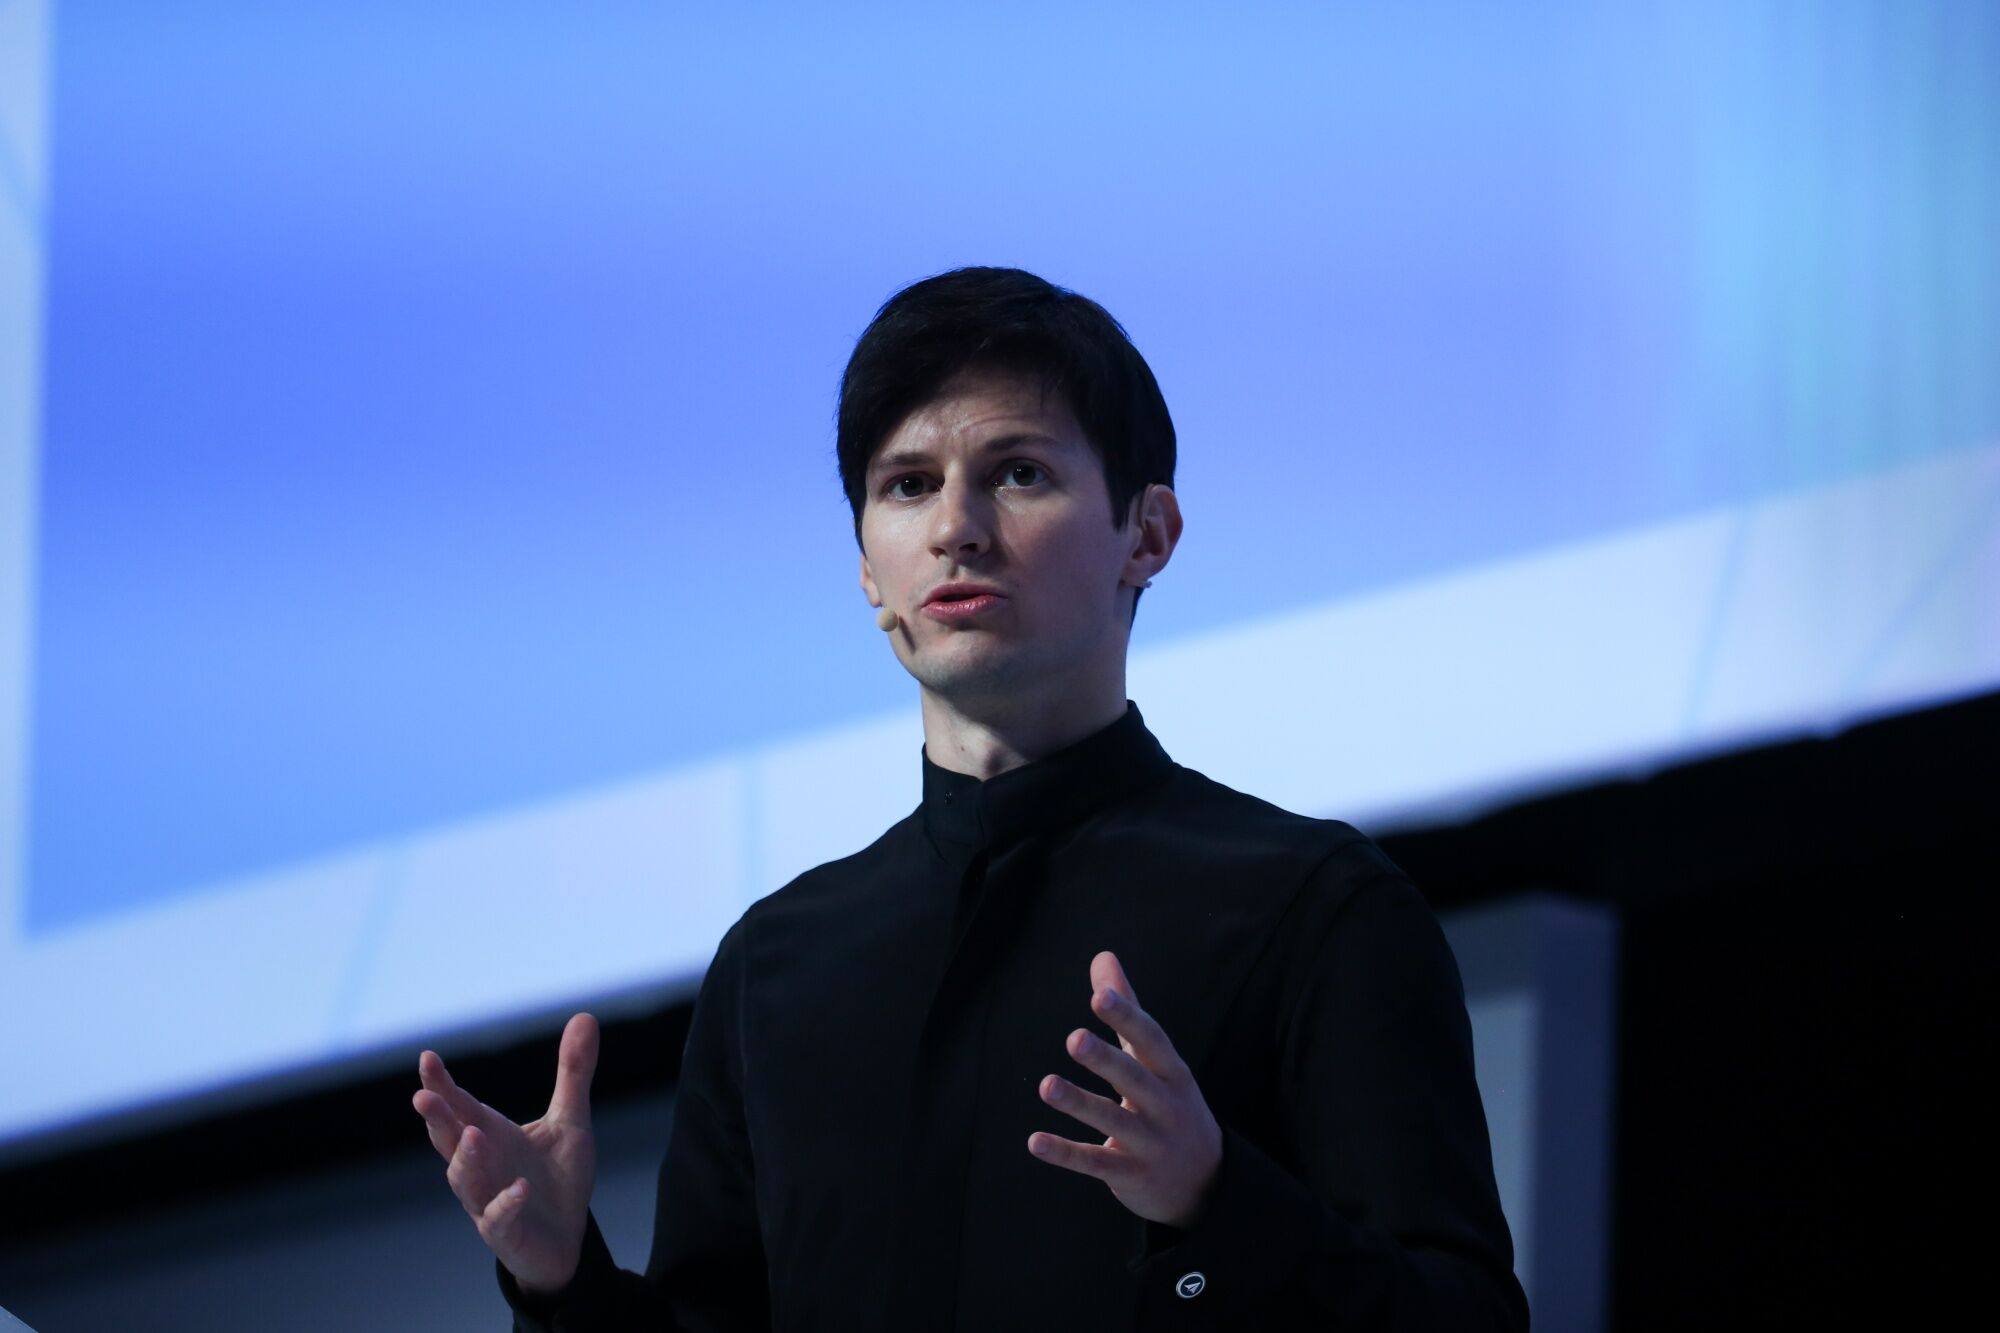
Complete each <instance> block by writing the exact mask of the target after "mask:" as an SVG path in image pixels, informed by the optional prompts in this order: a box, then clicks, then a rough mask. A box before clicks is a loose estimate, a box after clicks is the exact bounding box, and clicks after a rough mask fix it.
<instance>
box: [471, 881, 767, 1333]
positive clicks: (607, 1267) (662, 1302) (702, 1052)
mask: <svg viewBox="0 0 2000 1333" xmlns="http://www.w3.org/2000/svg"><path fill="white" fill-rule="evenodd" d="M746 921H747V918H742V919H739V920H738V921H737V923H736V924H735V925H733V926H731V927H730V928H729V930H728V932H727V933H725V934H724V935H723V937H722V942H721V943H720V944H718V945H717V946H716V951H715V958H714V960H713V961H712V962H711V963H710V964H709V968H708V973H707V975H705V976H704V977H703V978H702V983H701V990H700V992H699V993H698V994H697V995H696V997H695V1006H694V1016H693V1018H692V1020H691V1021H690V1024H689V1027H688V1038H687V1045H686V1047H685V1048H684V1051H683V1054H682V1057H681V1077H680V1083H679V1085H678V1087H677V1088H676V1090H675V1095H674V1122H673V1130H672V1132H671V1133H670V1134H669V1135H668V1140H667V1153H666V1157H665V1160H664V1161H662V1163H661V1165H660V1180H659V1193H658V1197H657V1200H656V1202H655V1206H654V1215H653V1249H652V1254H651V1256H650V1258H649V1259H648V1261H647V1264H646V1271H645V1272H644V1273H635V1272H633V1271H631V1270H630V1269H625V1268H620V1267H619V1266H618V1264H617V1262H616V1261H615V1260H614V1259H613V1258H612V1255H611V1250H610V1247H609V1246H608V1245H606V1244H605V1240H604V1235H603V1233H602V1232H601V1231H600V1230H599V1229H598V1225H597V1217H596V1214H595V1213H592V1214H590V1215H589V1216H588V1218H587V1221H586V1225H585V1230H584V1237H583V1252H582V1256H581V1258H580V1259H579V1261H578V1264H577V1270H576V1276H575V1277H573V1278H572V1279H570V1283H569V1285H568V1286H566V1287H564V1288H563V1289H562V1290H561V1291H559V1292H556V1293H554V1294H553V1295H551V1296H535V1295H531V1294H529V1293H527V1292H524V1291H522V1290H521V1288H520V1286H519V1285H518V1284H517V1283H516V1282H515V1280H514V1275H513V1274H512V1273H510V1272H509V1271H508V1270H507V1267H506V1265H505V1264H503V1263H501V1262H500V1261H499V1260H498V1259H497V1258H496V1259H495V1260H494V1268H495V1270H496V1273H497V1276H498V1278H499V1282H500V1292H501V1295H502V1296H504V1297H505V1298H506V1301H507V1304H508V1306H509V1307H510V1308H511V1309H512V1311H513V1316H514V1325H513V1327H514V1333H597V1331H598V1330H611V1329H617V1330H628V1329H635V1330H636V1329H660V1330H686V1331H687V1333H724V1331H725V1330H732V1331H733V1330H739V1329H752V1328H755V1329H767V1328H769V1327H770V1321H771V1316H770V1305H769V1295H768V1290H767V1287H766V1278H765V1265H764V1246H763V1236H762V1234H761V1232H760V1231H759V1230H758V1222H757V1207H756V1192H755V1189H754V1187H753V1183H752V1173H751V1157H750V1142H749V1136H748V1133H747V1130H746V1125H745V1120H744V1114H743V1081H742V1072H743V1063H742V1049H741V1046H740V1044H739V1039H738V1034H739V1032H740V1028H739V1025H738V1021H737V1020H738V1015H739V1013H740V1011H741V1003H742V985H743V976H742V973H743V967H742V942H743V940H742V932H743V931H744V929H745V922H746Z"/></svg>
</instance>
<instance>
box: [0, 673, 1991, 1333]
mask: <svg viewBox="0 0 2000 1333" xmlns="http://www.w3.org/2000/svg"><path fill="white" fill-rule="evenodd" d="M1997 754H2000V693H1994V694H1987V695H1983V696H1979V697H1977V698H1972V699H1968V700H1964V701H1960V702H1957V703H1953V704H1949V705H1946V706H1942V707H1937V708H1932V709H1927V710H1923V711H1920V712H1915V713H1909V714H1905V715H1901V716H1897V717H1893V718H1888V719H1884V720H1880V721H1876V722H1872V723H1868V724H1865V725H1862V726H1858V727H1855V728H1852V729H1850V730H1848V731H1846V732H1843V733H1840V734H1838V735H1833V736H1828V737H1825V738H1823V739H1813V740H1803V741H1796V742H1791V743H1786V744H1781V745H1774V746H1769V747H1763V748H1758V749H1753V750H1746V751H1742V752H1738V753H1734V754H1730V755H1726V756H1721V757H1717V758H1711V759H1706V760H1702V761H1700V762H1695V763H1689V764H1683V765H1680V766H1676V767H1673V768H1670V769H1664V770H1661V771H1660V772H1657V773H1655V774H1653V775H1651V776H1649V777H1647V778H1645V779H1643V780H1635V781H1621V782H1613V783H1608V784H1603V785H1598V786H1592V787H1588V788H1584V789H1579V790H1575V791H1569V792H1564V793H1559V794H1555V795H1551V796H1546V797H1543V798H1540V799H1536V800H1533V801H1530V802H1525V803H1522V804H1519V805H1515V806H1511V807H1508V808H1506V809H1502V810H1499V811H1496V812H1494V813H1491V814H1489V815H1487V816H1485V817H1482V818H1479V819H1477V820H1474V821H1471V822H1468V823H1465V824H1461V825H1456V826H1452V827H1438V828H1426V829H1416V830H1407V831H1402V832H1397V833H1392V834H1383V835H1380V839H1379V840H1380V841H1381V843H1382V845H1383V846H1384V847H1385V849H1387V850H1388V852H1389V854H1390V855H1391V856H1392V857H1394V858H1395V859H1396V860H1397V861H1398V862H1400V863H1401V864H1402V865H1403V866H1404V868H1405V869H1406V870H1408V871H1409V872H1410V874H1411V876H1412V877H1413V878H1414V879H1415V880H1416V882H1417V884H1418V885H1419V886H1421V887H1422V889H1423V890H1424V892H1425V894H1426V896H1427V897H1428V898H1429V899H1430V901H1431V903H1432V905H1433V906H1434V907H1435V908H1437V909H1439V910H1440V911H1442V910H1448V909H1451V908H1455V907H1461V906H1467V905H1470V904H1473V903H1477V902H1482V901H1486V900H1490V899H1496V898H1500V897H1504V896H1508V895H1511V894H1514V893H1516V892H1520V891H1523V890H1528V889H1545V890H1552V891H1555V892H1558V893H1562V894H1567V895H1571V896H1573V897H1577V898H1581V899H1585V900H1589V901H1594V902H1603V903H1608V904H1613V905H1615V906H1616V908H1617V910H1618V912H1619V914H1620V916H1621V919H1622V922H1623V926H1622V958H1621V962H1620V976H1621V988H1620V996H1619V1014H1618V1033H1619V1040H1618V1053H1617V1061H1618V1091H1617V1121H1616V1129H1615V1144H1614V1159H1615V1163H1616V1165H1615V1177H1614V1180H1613V1187H1612V1188H1613V1197H1614V1200H1615V1218H1616V1225H1615V1231H1614V1234H1613V1236H1612V1238H1611V1253H1612V1265H1611V1272H1612V1282H1611V1288H1612V1309H1613V1321H1612V1326H1613V1327H1615V1328H1618V1329H1638V1328H1665V1327H1674V1328H1691V1327H1716V1326H1739V1327H1740V1326H1749V1325H1752V1324H1758V1325H1762V1324H1767V1323H1770V1322H1772V1321H1774V1320H1775V1321H1779V1323H1780V1325H1781V1326H1797V1325H1801V1324H1804V1323H1807V1322H1812V1323H1815V1324H1821V1325H1828V1324H1831V1325H1838V1326H1854V1325H1857V1324H1867V1323H1873V1322H1875V1321H1876V1320H1878V1319H1880V1318H1882V1317H1884V1316H1885V1315H1886V1314H1888V1313H1890V1312H1895V1313H1897V1314H1898V1315H1899V1316H1900V1319H1899V1320H1898V1322H1900V1321H1901V1320H1903V1319H1908V1318H1912V1317H1918V1316H1920V1315H1921V1313H1922V1312H1923V1311H1925V1310H1927V1309H1935V1310H1937V1311H1940V1312H1942V1311H1943V1310H1944V1309H1946V1308H1948V1307H1949V1305H1950V1303H1951V1302H1952V1301H1953V1300H1954V1299H1955V1298H1958V1297H1960V1296H1962V1295H1964V1294H1965V1292H1966V1290H1968V1289H1969V1288H1970V1284H1971V1282H1972V1277H1973V1274H1974V1273H1975V1272H1976V1269H1975V1267H1974V1265H1975V1264H1977V1263H1978V1262H1979V1258H1980V1256H1979V1254H1978V1253H1976V1252H1975V1250H1974V1244H1975V1238H1976V1237H1977V1236H1979V1235H1980V1234H1982V1232H1981V1230H1980V1229H1979V1228H1961V1227H1960V1226H1956V1225H1954V1224H1952V1223H1950V1222H1949V1221H1948V1220H1947V1219H1948V1218H1949V1217H1951V1216H1953V1215H1955V1214H1957V1213H1958V1212H1960V1211H1962V1210H1963V1209H1964V1208H1966V1207H1976V1203H1977V1201H1976V1199H1975V1200H1973V1201H1971V1203H1970V1204H1961V1205H1958V1206H1956V1207H1954V1206H1953V1205H1954V1204H1956V1203H1957V1201H1956V1195H1957V1193H1958V1192H1959V1191H1960V1190H1962V1189H1964V1188H1966V1187H1967V1186H1969V1185H1971V1184H1972V1182H1974V1181H1975V1180H1978V1179H1982V1178H1983V1177H1984V1175H1985V1174H1986V1172H1985V1170H1984V1161H1985V1154H1984V1152H1983V1137H1982V1135H1981V1133H1980V1131H1981V1130H1982V1129H1984V1128H1985V1125H1986V1121H1987V1119H1988V1118H1987V1117H1986V1115H1985V1114H1984V1109H1985V1105H1986V1102H1985V1099H1984V1098H1983V1097H1982V1096H1979V1095H1977V1093H1976V1088H1975V1079H1978V1078H1979V1076H1978V1074H1977V1070H1978V1069H1979V1068H1981V1067H1984V1066H1985V1065H1986V1064H1988V1063H1989V1062H1990V1054H1991V1048H1992V1042H1991V1036H1990V1032H1991V1029H1992V1024H1991V1023H1990V1022H1989V1021H1987V1020H1986V1006H1985V1005H1984V1004H1982V1003H1980V1002H1979V1001H1978V1000H1977V997H1976V995H1975V993H1974V986H1973V982H1974V978H1975V976H1977V975H1984V974H1985V972H1986V968H1985V967H1984V966H1983V964H1984V954H1985V952H1986V948H1987V945H1986V933H1985V931H1984V929H1983V927H1984V924H1985V920H1986V918H1987V916H1988V915H1989V914H1988V912H1987V911H1986V900H1987V898H1988V897H1989V895H1990V894H1991V893H1992V891H1993V890H1994V889H1995V887H1996V886H2000V852H1996V849H1995V837H1996V833H2000V778H1997V777H1996V763H1995V756H1996V755H1997ZM1981 993H1983V989H1982V992H1981ZM688 1017H689V1007H688V1005H686V1004H679V1005H674V1006H672V1007H669V1008H665V1009H661V1010H659V1011H657V1012H654V1013H651V1014H648V1015H646V1016H644V1017H641V1018H637V1019H631V1020H625V1021H616V1022H607V1023H606V1024H605V1049H607V1050H617V1051H618V1052H619V1053H620V1055H619V1058H618V1059H617V1060H606V1061H604V1062H602V1063H601V1065H600V1067H599V1070H598V1073H597V1078H596V1083H595V1086H594V1096H593V1105H594V1106H595V1107H597V1108H599V1110H600V1113H601V1114H604V1115H607V1116H615V1115H617V1113H618V1111H619V1109H620V1108H621V1107H626V1108H647V1107H651V1106H652V1105H654V1104H655V1103H656V1102H657V1101H658V1100H659V1099H660V1098H661V1097H662V1096H663V1094H664V1093H665V1092H666V1091H667V1090H668V1089H669V1088H670V1086H671V1084H672V1082H673V1080H674V1077H675V1073H676V1068H677V1065H678V1061H679V1054H680V1050H681V1045H682V1042H683V1040H684V1039H685V1036H686V1031H687V1022H688ZM557 1037H558V1032H557V1031H556V1030H555V1029H554V1028H551V1030H550V1031H548V1032H547V1033H545V1034H543V1035H542V1036H540V1037H538V1038H536V1039H535V1040H532V1041H528V1042H524V1043H521V1044H519V1045H516V1046H513V1047H511V1048H508V1049H505V1050H502V1051H498V1052H496V1053H492V1054H487V1055H483V1056H466V1057H462V1058H455V1059H454V1060H453V1070H454V1074H455V1075H456V1077H457V1078H458V1079H459V1081H460V1082H461V1083H463V1084H464V1085H465V1086H467V1087H470V1088H473V1089H476V1090H478V1091H479V1092H480V1093H481V1095H483V1096H484V1097H485V1099H486V1100H487V1101H489V1102H491V1103H492V1104H493V1105H495V1106H496V1107H498V1108H499V1109H500V1110H502V1111H504V1112H506V1113H507V1114H509V1115H511V1116H515V1117H516V1118H519V1119H529V1118H533V1117H534V1116H536V1115H538V1114H540V1112H541V1110H542V1109H543V1108H544V1107H545V1106H546V1104H547V1099H548V1093H549V1086H550V1080H551V1078H552V1071H553V1069H554V1068H555V1054H556V1042H557ZM416 1054H417V1052H416V1049H414V1048H413V1049H412V1050H411V1051H410V1052H409V1061H408V1064H409V1069H410V1072H409V1074H408V1075H407V1076H401V1075H397V1076H390V1077H384V1078H379V1079H371V1080H367V1081H364V1082H358V1083H354V1084H350V1085H348V1086H344V1087H340V1088H338V1089H335V1090H331V1091H322V1092H316V1093H313V1094H310V1095H304V1096H299V1097H296V1098H292V1099H290V1100H286V1101H281V1102H276V1103H272V1104H267V1105H264V1106H262V1107H259V1108H256V1109H252V1110H246V1111H240V1112H235V1113H231V1114H227V1115H222V1116H217V1117H213V1118H210V1119H206V1120H202V1121H199V1122H196V1123H193V1124H189V1125H186V1126H183V1127H180V1128H176V1129H173V1130H170V1131H167V1132H163V1133H159V1134H156V1135H153V1136H150V1137H146V1138H142V1139H137V1140H130V1141H126V1142H121V1143H116V1144H111V1145H104V1146H97V1147H92V1148H88V1149H83V1150H78V1151H75V1152H71V1153H68V1154H65V1155H63V1156H59V1157H56V1158H53V1159H49V1160H45V1161H41V1162H37V1163H34V1164H30V1165H25V1166H20V1167H16V1168H14V1169H12V1170H9V1171H7V1172H5V1173H0V1200H4V1201H5V1206H4V1207H0V1282H12V1281H15V1280H18V1279H19V1277H20V1273H19V1270H18V1269H13V1268H10V1266H9V1261H8V1259H7V1258H6V1256H7V1255H8V1254H9V1253H10V1252H14V1253H16V1254H19V1253H23V1252H25V1251H24V1247H27V1249H31V1250H32V1251H33V1252H34V1253H35V1254H37V1255H40V1256H46V1255H48V1254H51V1253H60V1252H61V1251H62V1250H63V1248H64V1246H65V1245H66V1244H69V1243H71V1242H74V1244H75V1245H76V1246H77V1247H78V1249H79V1251H80V1252H81V1251H83V1250H87V1249H88V1248H89V1247H90V1245H91V1243H92V1238H93V1237H94V1236H97V1235H100V1234H103V1233H106V1232H108V1231H109V1230H112V1229H116V1228H118V1227H121V1226H122V1227H126V1228H128V1229H129V1228H130V1227H132V1226H133V1225H141V1224H143V1225H154V1224H161V1223H164V1224H167V1225H171V1223H172V1219H173V1218H174V1217H176V1216H177V1215H179V1214H181V1213H183V1212H194V1211H198V1210H200V1209H201V1208H203V1207H204V1206H206V1205H207V1204H209V1203H212V1202H213V1201H214V1200H216V1199H219V1198H222V1197H224V1196H226V1195H228V1194H230V1193H231V1192H233V1191H241V1190H242V1189H243V1188H244V1187H245V1186H247V1185H251V1184H256V1185H258V1186H260V1187H269V1186H272V1185H274V1184H282V1182H283V1181H284V1180H285V1179H286V1178H288V1177H297V1178H299V1179H300V1180H306V1179H308V1178H310V1179H325V1178H327V1177H328V1176H329V1175H330V1174H332V1175H338V1174H340V1173H342V1172H350V1171H351V1172H366V1171H368V1170H370V1169H371V1168H372V1167H373V1166H374V1165H375V1164H379V1163H380V1162H382V1161H384V1160H386V1159H388V1158H390V1157H392V1156H393V1157H398V1158H400V1157H403V1156H405V1155H407V1154H409V1153H410V1151H411V1149H412V1147H413V1145H420V1146H421V1147H422V1148H423V1151H426V1152H427V1151H429V1149H428V1145H427V1143H426V1142H425V1140H424V1133H423V1127H422V1123H421V1121H420V1120H419V1119H418V1117H417V1116H416V1114H415V1113H414V1112H413V1111H412V1110H411V1109H410V1106H409V1099H410V1095H411V1093H412V1092H414V1091H415V1090H416V1087H417V1081H416V1075H415V1066H416ZM7 1076H8V1077H10V1078H22V1077H33V1071H24V1070H10V1071H8V1073H7ZM1979 1081H1980V1082H1981V1083H1982V1084H1983V1082H1984V1080H1983V1079H1980V1080H1979ZM652 1132H656V1131H651V1130H649V1133H652ZM657 1133H659V1135H660V1137H657V1138H655V1139H653V1140H652V1141H653V1142H654V1143H655V1144H663V1143H664V1137H663V1133H664V1131H663V1129H661V1130H658V1131H657ZM656 1151H657V1149H655V1152H656ZM437 1167H438V1173H439V1176H440V1180H439V1182H438V1183H437V1186H436V1188H437V1190H438V1191H439V1192H440V1193H442V1192H443V1191H444V1189H445V1187H444V1185H443V1184H442V1180H441V1176H442V1169H443V1168H442V1163H441V1162H440V1163H438V1164H437ZM1975 1215H1976V1214H1975ZM468 1231H469V1224H468ZM620 1259H621V1262H624V1263H626V1264H628V1265H639V1264H642V1263H643V1255H641V1254H633V1253H629V1252H628V1253H624V1254H621V1255H620ZM8 1289H9V1288H8V1286H4V1285H0V1304H4V1303H5V1301H6V1292H7V1290H8ZM494 1300H495V1302H496V1304H495V1306H494V1309H495V1312H496V1326H497V1315H498V1313H499V1312H500V1307H499V1306H498V1304H497V1293H496V1294H495V1296H494ZM50 1333H58V1331H55V1330H50Z"/></svg>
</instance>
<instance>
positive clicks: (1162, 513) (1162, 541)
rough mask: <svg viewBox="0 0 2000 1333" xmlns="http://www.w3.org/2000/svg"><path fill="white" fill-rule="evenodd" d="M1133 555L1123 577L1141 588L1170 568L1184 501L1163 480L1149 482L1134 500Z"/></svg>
mask: <svg viewBox="0 0 2000 1333" xmlns="http://www.w3.org/2000/svg"><path fill="white" fill-rule="evenodd" d="M1133 506H1134V508H1136V509H1137V511H1138V512H1137V514H1136V515H1135V516H1134V520H1133V523H1132V528H1133V535H1132V554H1131V555H1130V556H1129V557H1128V558H1127V559H1126V561H1125V568H1124V570H1123V571H1122V572H1121V574H1120V577H1121V578H1122V579H1124V581H1125V582H1127V583H1129V584H1131V585H1133V586H1134V587H1138V586H1139V585H1141V584H1143V583H1145V581H1146V580H1147V579H1150V578H1152V577H1153V576H1154V575H1155V574H1158V573H1159V572H1160V571H1161V570H1163V569H1165V568H1166V567H1167V561H1169V560H1171V559H1173V556H1174V547H1175V546H1176V545H1178V544H1179V543H1180V539H1181V502H1180V497H1178V496H1176V495H1175V494H1174V492H1173V488H1172V487H1170V486H1168V485H1166V484H1165V483H1163V482H1157V481H1156V482H1152V483H1149V484H1148V485H1147V487H1146V489H1145V490H1143V491H1141V492H1139V494H1138V496H1137V497H1135V498H1134V500H1133Z"/></svg>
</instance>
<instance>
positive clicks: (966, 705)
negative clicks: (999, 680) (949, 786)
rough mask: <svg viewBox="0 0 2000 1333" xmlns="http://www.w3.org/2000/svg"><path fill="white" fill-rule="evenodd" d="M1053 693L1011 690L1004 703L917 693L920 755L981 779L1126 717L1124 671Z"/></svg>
mask: <svg viewBox="0 0 2000 1333" xmlns="http://www.w3.org/2000/svg"><path fill="white" fill-rule="evenodd" d="M1054 686H1055V688H1058V689H1062V688H1063V687H1067V689H1066V691H1065V692H1063V693H1060V694H1055V695H1053V696H1043V695H1041V694H1040V693H1030V694H1026V695H1022V694H1016V695H1014V696H1012V697H1010V698H1008V699H1006V700H1004V701H998V702H996V701H992V700H985V699H981V700H977V701H972V702H966V701H959V700H952V699H947V698H945V697H943V696H941V695H936V694H933V693H931V692H930V691H929V690H928V689H926V690H923V691H922V696H923V715H924V754H925V755H926V756H927V757H928V758H929V759H930V761H931V762H932V763H933V764H936V765H937V766H938V767H939V768H948V769H950V770H951V771H952V772H954V773H966V774H970V775H971V776H973V777H976V778H979V779H980V780H982V781H984V780H985V779H987V778H991V777H997V776H998V775H1000V774H1002V773H1005V772H1006V771H1007V770H1009V769H1012V768H1019V767H1020V766H1021V765H1023V764H1027V763H1032V762H1034V761H1035V760H1037V759H1040V758H1041V757H1042V756H1043V755H1048V754H1054V753H1055V752H1056V751H1057V750H1060V749H1062V748H1063V747H1064V746H1067V745H1073V744H1075V743H1076V742H1077V741H1080V740H1082V739H1083V738H1084V737H1085V736H1088V735H1090V734H1092V733H1093V732H1097V731H1101V730H1103V729H1104V728H1105V727H1108V726H1110V725H1111V724H1112V723H1113V722H1116V721H1117V720H1118V719H1119V718H1121V717H1123V716H1124V715H1125V671H1124V664H1123V663H1122V662H1121V663H1120V664H1119V670H1118V673H1117V676H1116V678H1115V679H1113V680H1108V681H1105V682H1103V683H1102V685H1101V686H1100V687H1098V688H1094V689H1091V690H1088V691H1079V690H1077V689H1076V688H1075V684H1074V682H1071V681H1057V682H1054Z"/></svg>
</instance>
